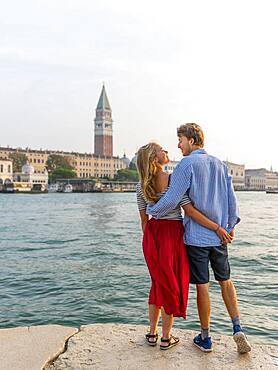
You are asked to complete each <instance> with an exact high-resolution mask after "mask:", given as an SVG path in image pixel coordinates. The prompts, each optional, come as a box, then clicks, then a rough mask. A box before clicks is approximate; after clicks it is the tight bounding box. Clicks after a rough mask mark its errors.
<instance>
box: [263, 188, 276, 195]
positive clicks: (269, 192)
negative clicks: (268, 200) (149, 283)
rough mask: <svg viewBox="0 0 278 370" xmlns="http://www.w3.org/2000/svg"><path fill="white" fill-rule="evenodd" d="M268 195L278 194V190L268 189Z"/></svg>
mask: <svg viewBox="0 0 278 370" xmlns="http://www.w3.org/2000/svg"><path fill="white" fill-rule="evenodd" d="M265 192H266V194H278V189H267V190H266V191H265Z"/></svg>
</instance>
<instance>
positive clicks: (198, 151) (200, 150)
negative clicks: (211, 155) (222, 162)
mask: <svg viewBox="0 0 278 370" xmlns="http://www.w3.org/2000/svg"><path fill="white" fill-rule="evenodd" d="M194 154H207V152H206V151H205V149H196V150H193V152H191V153H190V154H189V155H194Z"/></svg>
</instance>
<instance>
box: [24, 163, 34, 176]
mask: <svg viewBox="0 0 278 370" xmlns="http://www.w3.org/2000/svg"><path fill="white" fill-rule="evenodd" d="M22 173H24V174H25V175H33V173H35V169H34V167H33V166H31V165H30V164H29V162H26V163H25V165H24V166H23V167H22Z"/></svg>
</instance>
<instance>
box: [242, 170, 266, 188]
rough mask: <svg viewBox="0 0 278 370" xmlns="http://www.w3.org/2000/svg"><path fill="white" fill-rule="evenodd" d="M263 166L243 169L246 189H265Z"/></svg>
mask: <svg viewBox="0 0 278 370" xmlns="http://www.w3.org/2000/svg"><path fill="white" fill-rule="evenodd" d="M266 172H267V170H266V169H265V168H257V169H246V170H245V189H246V190H265V183H266V181H265V180H266Z"/></svg>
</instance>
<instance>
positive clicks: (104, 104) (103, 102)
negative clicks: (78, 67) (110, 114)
mask: <svg viewBox="0 0 278 370" xmlns="http://www.w3.org/2000/svg"><path fill="white" fill-rule="evenodd" d="M103 109H109V110H111V107H110V104H109V100H108V97H107V94H106V90H105V86H104V83H103V85H102V89H101V94H100V97H99V100H98V104H97V110H103Z"/></svg>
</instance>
